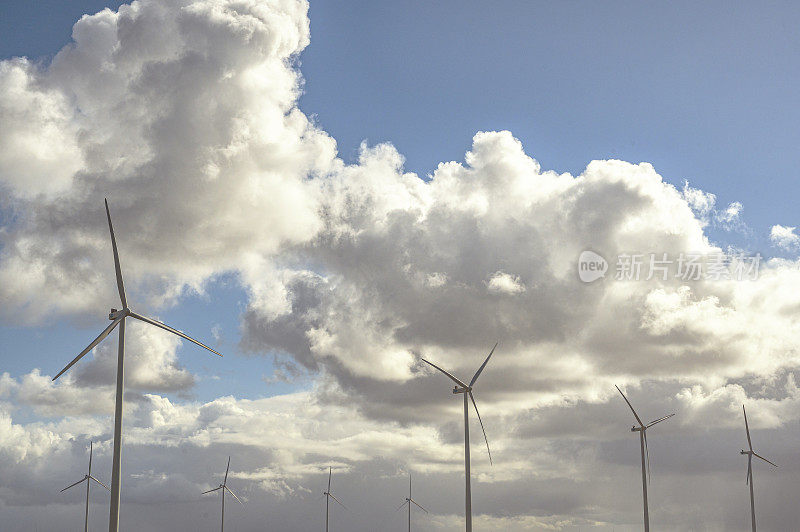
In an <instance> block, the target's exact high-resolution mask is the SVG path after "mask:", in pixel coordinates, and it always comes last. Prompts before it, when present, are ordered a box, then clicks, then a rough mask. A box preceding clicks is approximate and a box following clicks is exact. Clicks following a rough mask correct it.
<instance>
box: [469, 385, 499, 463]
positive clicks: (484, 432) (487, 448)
mask: <svg viewBox="0 0 800 532" xmlns="http://www.w3.org/2000/svg"><path fill="white" fill-rule="evenodd" d="M469 398H470V399H471V400H472V406H474V407H475V413H476V414H478V421H479V422H480V424H481V430H482V431H483V439H484V440H485V441H486V452H488V453H489V464H491V465H494V463H493V462H492V451H491V450H489V438H487V437H486V429H484V428H483V420H482V419H481V413H480V412H478V405H477V403H475V398H474V397H473V396H472V392H469Z"/></svg>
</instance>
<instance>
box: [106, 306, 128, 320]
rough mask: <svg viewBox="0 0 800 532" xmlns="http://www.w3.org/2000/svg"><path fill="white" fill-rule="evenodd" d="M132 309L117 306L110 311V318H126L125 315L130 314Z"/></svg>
mask: <svg viewBox="0 0 800 532" xmlns="http://www.w3.org/2000/svg"><path fill="white" fill-rule="evenodd" d="M130 313H131V309H129V308H124V309H122V310H117V309H115V308H112V309H111V312H109V313H108V319H109V320H111V321H114V320H115V319H117V318H124V317H125V316H128V315H130Z"/></svg>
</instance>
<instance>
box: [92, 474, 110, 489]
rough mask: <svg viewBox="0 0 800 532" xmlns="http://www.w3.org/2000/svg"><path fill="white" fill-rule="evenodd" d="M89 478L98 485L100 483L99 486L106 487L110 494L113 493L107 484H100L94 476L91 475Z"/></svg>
mask: <svg viewBox="0 0 800 532" xmlns="http://www.w3.org/2000/svg"><path fill="white" fill-rule="evenodd" d="M89 478H90V479H92V480H94V481H95V482H97V483H98V484H100V485H101V486H103V487H104V488H105V489H107V490H108V491H109V492H110V491H111V488H109V487H108V486H106V485H105V484H103V483H102V482H100V481H99V480H97V479H96V478H94V477H93V476H91V475H89Z"/></svg>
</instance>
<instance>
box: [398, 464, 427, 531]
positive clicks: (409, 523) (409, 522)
mask: <svg viewBox="0 0 800 532" xmlns="http://www.w3.org/2000/svg"><path fill="white" fill-rule="evenodd" d="M406 504H407V505H408V532H411V505H412V504H415V505H416V506H417V507H418V508H419V509H420V510H422V511H423V512H425V513H428V510H426V509H425V508H423V507H422V506H420V505H419V503H418V502H417V501H415V500H414V499H412V498H411V475H408V497H406V502H404V503H403V504H401V505H400V506H398V507H397V510H395V512H399V511H400V509H401V508H403V506H405V505H406Z"/></svg>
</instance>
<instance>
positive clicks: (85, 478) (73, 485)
mask: <svg viewBox="0 0 800 532" xmlns="http://www.w3.org/2000/svg"><path fill="white" fill-rule="evenodd" d="M84 480H88V477H83V478H82V479H80V480H79V481H78V482H76V483H74V484H70V485H69V486H67V487H66V488H64V489H63V490H61V493H63V492H65V491H67V490H68V489H70V488H73V487H75V486H77V485H78V484H80V483H81V482H83V481H84Z"/></svg>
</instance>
